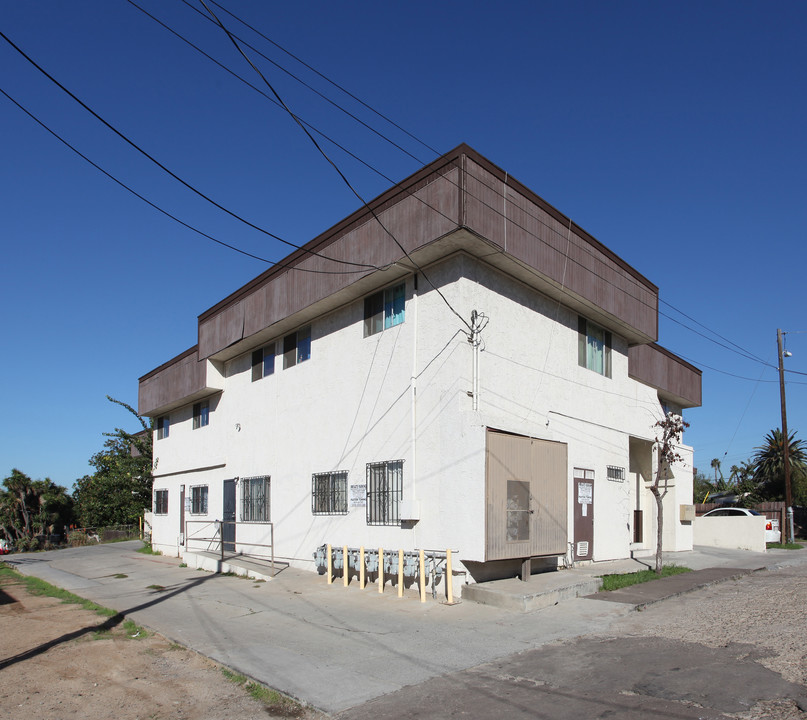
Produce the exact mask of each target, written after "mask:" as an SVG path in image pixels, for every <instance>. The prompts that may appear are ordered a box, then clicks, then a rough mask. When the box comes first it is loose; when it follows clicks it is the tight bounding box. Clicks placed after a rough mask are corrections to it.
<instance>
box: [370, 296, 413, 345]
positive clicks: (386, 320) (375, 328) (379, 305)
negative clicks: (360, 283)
mask: <svg viewBox="0 0 807 720" xmlns="http://www.w3.org/2000/svg"><path fill="white" fill-rule="evenodd" d="M396 300H400V302H401V304H402V306H401V307H400V308H399V309H400V312H398V313H396V312H395V301H396ZM405 320H406V283H405V282H402V283H397V284H395V285H391V286H390V287H388V288H385V289H384V290H379V291H378V292H376V293H373V294H372V295H368V296H367V297H366V298H364V337H369V336H370V335H376V334H377V333H380V332H382V331H384V330H389V328H391V327H395V326H396V325H400V324H401V323H403V322H404V321H405Z"/></svg>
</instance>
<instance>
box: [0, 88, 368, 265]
mask: <svg viewBox="0 0 807 720" xmlns="http://www.w3.org/2000/svg"><path fill="white" fill-rule="evenodd" d="M0 93H2V94H3V95H5V97H6V98H8V99H9V100H10V101H11V102H12V103H14V105H16V106H17V107H18V108H19V109H20V110H22V111H23V112H24V113H25V114H26V115H27V116H28V117H29V118H31V119H32V120H33V121H34V122H35V123H37V124H38V125H39V126H40V127H42V128H43V129H44V130H47V131H48V132H49V133H50V134H51V135H52V136H53V137H55V138H56V139H57V140H58V141H59V142H61V143H62V144H63V145H65V146H66V147H68V148H69V149H70V150H72V151H73V152H74V153H75V154H76V155H78V156H79V157H80V158H82V159H83V160H85V161H86V162H88V163H89V164H90V165H92V166H93V167H94V168H95V169H96V170H98V171H99V172H101V173H103V174H104V175H106V177H108V178H109V179H110V180H112V182H114V183H116V184H117V185H119V186H120V187H122V188H123V189H124V190H126V191H128V192H130V193H131V194H132V195H134V196H135V197H136V198H138V199H140V200H142V201H143V202H144V203H146V204H147V205H149V206H151V207H152V208H154V209H155V210H157V212H160V213H162V214H163V215H165V216H166V217H168V218H170V219H171V220H173V221H174V222H177V223H179V224H180V225H182V226H183V227H185V228H187V229H188V230H191V231H192V232H195V233H196V234H198V235H201V236H202V237H204V238H207V239H208V240H212V241H213V242H214V243H217V244H218V245H222V246H223V247H226V248H228V249H230V250H233V251H235V252H237V253H240V254H241V255H246V256H247V257H250V258H253V259H254V260H260V261H261V262H265V263H268V264H269V265H271V266H272V267H273V268H282V269H287V270H296V271H298V272H309V273H316V274H322V275H351V274H354V273H362V272H366V270H313V269H310V268H301V267H299V266H297V265H291V264H284V263H281V262H276V261H273V260H267V259H266V258H264V257H261V256H260V255H255V254H253V253H251V252H247V251H246V250H242V249H241V248H239V247H236V246H235V245H231V244H230V243H226V242H224V241H223V240H219V239H218V238H215V237H213V236H212V235H209V234H208V233H206V232H204V231H202V230H200V229H199V228H197V227H194V226H193V225H191V224H189V223H186V222H185V221H184V220H181V219H180V218H178V217H177V216H176V215H173V214H171V213H170V212H168V211H167V210H164V209H163V208H161V207H160V206H159V205H157V204H156V203H153V202H152V201H151V200H149V199H148V198H147V197H145V196H143V195H141V194H140V193H139V192H137V190H135V189H133V188H132V187H130V186H129V185H127V184H126V183H124V182H123V181H122V180H119V179H118V178H117V177H115V176H114V175H112V173H110V172H108V171H107V170H105V169H104V168H103V167H101V166H100V165H99V164H98V163H96V162H95V161H93V160H91V159H90V158H89V157H87V156H86V155H85V154H84V153H82V152H81V151H80V150H79V149H78V148H76V147H75V146H74V145H72V144H71V143H69V142H68V141H67V140H65V139H64V138H63V137H62V136H61V135H59V134H58V133H57V132H56V131H55V130H53V129H52V128H50V127H49V126H48V125H46V124H45V123H44V122H42V120H40V119H39V118H38V117H37V116H36V115H34V114H33V113H32V112H31V111H30V110H28V109H27V108H26V107H24V106H23V105H22V104H21V103H19V102H18V101H17V100H15V99H14V98H13V97H11V95H9V94H8V93H7V92H6V91H5V90H3V88H0Z"/></svg>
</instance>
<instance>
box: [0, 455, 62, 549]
mask: <svg viewBox="0 0 807 720" xmlns="http://www.w3.org/2000/svg"><path fill="white" fill-rule="evenodd" d="M72 516H73V500H72V498H71V497H70V495H69V494H68V492H67V490H66V489H65V488H63V487H62V486H61V485H57V484H56V483H54V482H53V481H52V480H51V479H50V478H45V479H44V480H31V478H30V477H29V476H28V475H26V474H25V473H23V472H21V471H20V470H17V469H16V468H14V469H13V470H12V471H11V475H9V476H8V477H7V478H5V479H4V480H3V488H2V490H0V532H2V535H3V537H4V538H5V539H6V540H9V541H10V542H13V543H18V542H19V541H20V540H31V539H32V538H34V537H37V536H41V535H50V534H52V533H56V534H61V533H62V531H63V529H64V527H65V526H66V525H68V524H69V523H70V522H71V520H72Z"/></svg>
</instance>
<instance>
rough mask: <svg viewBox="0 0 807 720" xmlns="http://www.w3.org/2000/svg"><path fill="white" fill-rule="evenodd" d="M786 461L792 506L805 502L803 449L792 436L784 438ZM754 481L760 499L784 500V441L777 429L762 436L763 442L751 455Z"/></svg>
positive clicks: (806, 468) (806, 470)
mask: <svg viewBox="0 0 807 720" xmlns="http://www.w3.org/2000/svg"><path fill="white" fill-rule="evenodd" d="M787 446H788V456H789V460H790V484H791V490H792V493H793V502H794V504H799V505H800V504H803V503H804V502H805V500H806V499H807V487H805V486H807V450H805V447H804V444H803V442H802V441H801V440H796V433H795V431H794V432H791V433H789V437H788V439H787ZM753 462H754V480H755V481H756V484H757V486H758V489H759V494H760V496H761V497H762V498H763V499H765V500H784V499H785V441H784V435H783V434H782V431H781V430H780V429H779V428H776V429H775V430H771V431H770V432H769V433H768V434H767V435H766V436H765V442H764V443H763V444H762V445H761V446H760V447H758V448H756V452H755V453H754V456H753Z"/></svg>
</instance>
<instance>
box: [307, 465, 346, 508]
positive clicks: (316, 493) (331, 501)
mask: <svg viewBox="0 0 807 720" xmlns="http://www.w3.org/2000/svg"><path fill="white" fill-rule="evenodd" d="M311 512H312V513H313V514H314V515H346V514H347V471H344V470H342V471H340V472H326V473H317V474H315V475H312V476H311Z"/></svg>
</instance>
